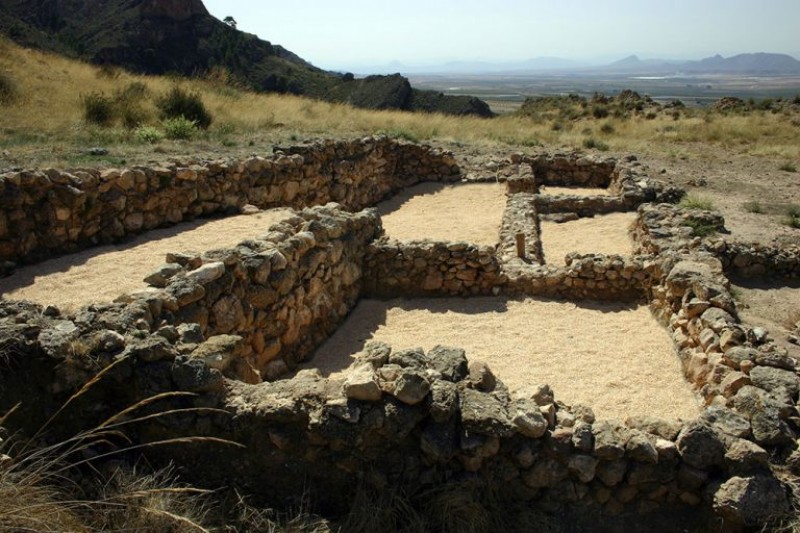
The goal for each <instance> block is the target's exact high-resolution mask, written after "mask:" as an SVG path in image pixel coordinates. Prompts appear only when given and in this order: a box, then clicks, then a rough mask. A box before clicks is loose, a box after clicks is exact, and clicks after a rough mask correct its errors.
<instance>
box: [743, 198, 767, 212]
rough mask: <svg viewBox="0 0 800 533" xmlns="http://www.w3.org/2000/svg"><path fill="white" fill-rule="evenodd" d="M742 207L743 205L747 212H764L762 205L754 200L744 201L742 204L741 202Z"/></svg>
mask: <svg viewBox="0 0 800 533" xmlns="http://www.w3.org/2000/svg"><path fill="white" fill-rule="evenodd" d="M742 207H744V210H745V211H747V212H748V213H757V214H763V213H764V207H762V205H761V204H760V203H758V202H756V201H750V202H745V203H744V204H742Z"/></svg>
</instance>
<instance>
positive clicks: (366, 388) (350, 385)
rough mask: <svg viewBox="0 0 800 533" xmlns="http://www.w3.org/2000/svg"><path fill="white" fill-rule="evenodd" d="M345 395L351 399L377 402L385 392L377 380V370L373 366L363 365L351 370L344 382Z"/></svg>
mask: <svg viewBox="0 0 800 533" xmlns="http://www.w3.org/2000/svg"><path fill="white" fill-rule="evenodd" d="M344 394H345V396H347V397H348V398H350V399H353V400H361V401H365V402H377V401H378V400H380V399H381V396H382V395H383V392H382V391H381V388H380V386H378V381H377V379H375V369H374V368H373V367H372V365H371V364H369V363H367V364H362V365H360V366H357V367H355V368H354V369H352V370H350V371H349V372H348V374H347V378H346V379H345V381H344Z"/></svg>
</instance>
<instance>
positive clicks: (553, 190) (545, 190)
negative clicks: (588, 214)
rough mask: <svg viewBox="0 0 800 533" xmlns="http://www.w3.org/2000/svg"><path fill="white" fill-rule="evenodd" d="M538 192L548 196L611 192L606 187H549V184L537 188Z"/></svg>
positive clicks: (608, 194) (597, 194)
mask: <svg viewBox="0 0 800 533" xmlns="http://www.w3.org/2000/svg"><path fill="white" fill-rule="evenodd" d="M539 193H540V194H546V195H548V196H558V195H561V194H563V195H567V196H610V195H611V193H609V192H608V189H599V188H585V187H550V186H549V185H544V186H542V187H540V188H539Z"/></svg>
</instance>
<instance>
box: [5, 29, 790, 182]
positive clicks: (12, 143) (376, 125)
mask: <svg viewBox="0 0 800 533" xmlns="http://www.w3.org/2000/svg"><path fill="white" fill-rule="evenodd" d="M0 105H2V114H0V150H4V151H5V152H6V153H4V154H3V160H4V161H6V162H7V163H6V164H5V165H4V166H9V165H10V166H25V167H27V166H33V165H37V166H75V165H81V164H84V163H86V162H87V160H86V155H85V152H86V150H87V149H88V148H89V147H93V146H103V147H105V148H107V149H109V154H108V155H107V156H104V157H101V158H100V159H92V161H94V162H95V163H97V164H113V165H119V164H126V163H135V162H140V161H143V160H148V159H153V158H155V157H157V154H169V155H175V156H186V155H189V154H203V153H206V152H211V153H220V154H222V153H236V152H237V151H238V152H241V153H249V152H253V151H268V149H269V147H270V146H271V145H272V144H281V143H290V142H296V141H300V140H306V139H312V138H320V137H342V136H362V135H372V134H387V135H392V136H396V137H400V138H404V139H407V140H411V141H443V142H464V143H475V144H483V145H499V146H513V147H518V148H520V149H525V148H530V147H536V146H547V147H549V148H567V149H568V148H586V149H595V150H599V151H607V150H609V151H614V152H625V151H633V152H639V153H641V152H648V153H649V152H656V153H660V154H664V155H667V154H671V153H677V152H680V151H691V152H696V153H697V154H699V155H700V156H702V149H697V148H696V146H695V145H697V144H702V145H708V144H711V145H714V146H719V147H722V148H724V149H726V150H730V151H732V152H734V153H747V154H751V155H756V156H759V155H763V156H772V157H779V158H781V159H783V160H785V161H786V163H785V165H784V166H783V167H782V168H783V169H784V170H786V171H787V172H789V171H792V170H791V169H795V168H796V164H797V163H796V162H797V160H798V158H800V148H798V144H797V141H796V140H797V136H798V134H800V99H794V100H785V101H775V100H770V101H765V102H752V103H747V102H742V105H741V106H726V107H721V108H718V109H707V110H703V109H688V108H685V107H684V106H683V105H682V104H680V102H674V103H671V104H668V105H666V106H660V105H658V104H655V103H654V102H652V101H650V100H649V99H648V98H646V97H641V96H639V95H638V94H636V93H631V92H630V91H626V92H624V93H622V94H621V95H619V96H618V97H615V98H606V97H603V96H601V95H598V96H596V97H595V98H592V99H582V98H580V97H576V96H563V97H544V98H537V99H530V100H529V101H528V102H526V104H525V105H524V106H523V107H522V109H520V110H519V111H518V112H515V113H510V114H506V115H502V116H499V117H496V118H493V119H482V118H477V117H457V116H446V115H439V114H424V113H406V112H397V111H368V110H363V109H355V108H352V107H350V106H348V105H345V104H333V103H328V102H321V101H317V100H312V99H307V98H302V97H296V96H291V95H275V94H257V93H253V92H249V91H247V90H244V89H243V88H242V85H241V84H239V83H238V82H237V80H236V79H235V77H233V76H232V75H231V74H230V73H228V72H226V71H224V70H221V69H216V70H212V71H211V72H208V73H204V74H203V75H202V76H200V77H195V78H192V79H185V78H170V77H148V76H141V75H134V74H130V73H127V72H124V71H122V70H120V69H116V68H114V67H97V66H93V65H88V64H84V63H79V62H75V61H73V60H69V59H65V58H62V57H59V56H55V55H50V54H47V53H43V52H39V51H33V50H27V49H21V48H19V47H18V46H16V45H14V44H12V43H10V42H9V41H6V40H2V41H0ZM187 106H188V107H187ZM180 117H183V118H184V119H186V120H184V121H181V120H180Z"/></svg>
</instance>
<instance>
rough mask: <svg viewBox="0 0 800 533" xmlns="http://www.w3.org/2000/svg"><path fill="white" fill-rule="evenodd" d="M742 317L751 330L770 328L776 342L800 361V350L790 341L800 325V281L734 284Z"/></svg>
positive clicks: (739, 282) (737, 282)
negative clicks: (799, 324)
mask: <svg viewBox="0 0 800 533" xmlns="http://www.w3.org/2000/svg"><path fill="white" fill-rule="evenodd" d="M733 287H734V293H735V294H736V296H737V300H738V301H737V306H738V308H739V316H740V318H741V319H742V321H743V322H745V323H746V324H748V325H750V326H760V327H762V328H766V329H767V330H768V331H769V333H770V335H771V336H772V337H773V338H774V339H775V341H776V342H777V343H778V344H779V345H781V346H783V347H785V348H786V349H787V350H789V353H790V354H791V355H792V356H793V357H795V358H798V359H800V347H798V346H796V345H794V344H791V343H789V342H788V341H787V337H788V335H789V334H790V333H792V332H793V330H795V329H800V327H798V328H795V324H797V323H798V322H800V281H794V282H792V281H790V280H786V281H782V280H764V281H755V282H754V281H752V280H749V281H748V280H733Z"/></svg>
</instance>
